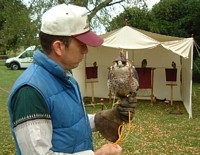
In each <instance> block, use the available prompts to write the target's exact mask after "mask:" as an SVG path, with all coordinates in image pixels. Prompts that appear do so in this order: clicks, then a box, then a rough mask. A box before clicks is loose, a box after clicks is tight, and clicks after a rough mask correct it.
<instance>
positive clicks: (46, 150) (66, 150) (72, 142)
mask: <svg viewBox="0 0 200 155" xmlns="http://www.w3.org/2000/svg"><path fill="white" fill-rule="evenodd" d="M39 38H40V44H41V47H42V50H41V51H39V50H38V51H36V52H35V53H34V63H33V64H32V65H31V66H30V67H29V68H28V69H26V70H25V71H24V72H23V73H22V75H21V76H20V77H19V78H18V79H17V81H16V82H15V84H14V86H13V88H12V91H11V93H10V96H9V99H8V108H9V113H10V121H11V130H12V134H13V137H14V139H15V143H16V148H17V154H18V155H70V154H75V155H101V154H104V155H120V154H121V152H122V148H121V147H120V146H119V145H115V144H105V145H104V146H102V147H101V148H99V149H97V150H95V151H94V150H93V144H92V132H91V129H97V130H99V131H100V133H101V132H102V133H103V135H105V134H104V130H105V128H104V127H103V126H105V124H102V123H101V120H104V119H106V121H109V122H112V121H113V120H116V121H115V122H113V123H110V124H112V126H110V127H109V126H108V128H110V129H111V130H110V131H108V132H106V133H109V134H108V135H105V138H107V139H110V140H112V141H114V140H116V139H117V138H118V135H117V134H116V132H115V134H113V131H112V128H114V129H115V130H116V131H117V128H118V127H119V125H120V124H122V123H123V120H122V119H121V115H124V114H125V115H127V111H126V108H123V107H122V108H121V110H120V108H115V109H111V110H108V111H105V112H103V111H102V112H99V113H97V114H95V115H87V113H86V111H85V109H84V106H83V103H82V99H81V94H80V91H79V86H78V84H77V82H76V80H75V79H74V78H73V76H72V74H71V69H73V68H76V67H77V66H78V65H79V63H80V62H81V61H82V60H83V58H84V56H85V54H87V52H88V49H87V45H89V46H100V45H101V44H102V43H103V40H102V39H101V38H100V37H98V36H97V35H96V34H94V33H93V32H92V31H90V29H89V26H88V20H87V10H86V9H85V8H83V7H79V6H75V5H70V4H61V5H57V6H55V7H53V8H51V9H50V10H48V11H47V12H46V13H44V15H43V16H42V26H41V31H40V34H39ZM127 103H128V104H127V105H129V103H131V102H129V101H128V100H127ZM134 104H135V103H134ZM128 108H129V110H128V112H132V114H134V108H130V107H129V106H128ZM110 118H111V120H109V119H110Z"/></svg>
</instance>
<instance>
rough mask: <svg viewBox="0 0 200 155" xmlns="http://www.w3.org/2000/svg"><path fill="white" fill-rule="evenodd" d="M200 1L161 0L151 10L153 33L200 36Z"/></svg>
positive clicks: (151, 28)
mask: <svg viewBox="0 0 200 155" xmlns="http://www.w3.org/2000/svg"><path fill="white" fill-rule="evenodd" d="M198 10H200V0H161V1H160V2H159V3H158V4H156V5H154V6H153V8H152V10H151V16H152V23H151V24H150V25H151V26H150V30H151V31H152V32H156V33H161V34H166V35H171V36H178V37H191V36H192V34H195V35H197V36H199V35H200V32H199V28H200V21H199V17H200V12H199V11H198Z"/></svg>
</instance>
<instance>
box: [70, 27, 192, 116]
mask: <svg viewBox="0 0 200 155" xmlns="http://www.w3.org/2000/svg"><path fill="white" fill-rule="evenodd" d="M101 37H102V38H103V39H104V43H103V45H102V46H100V47H97V48H94V47H89V53H88V54H87V55H86V58H85V61H84V62H82V63H81V64H80V65H79V67H78V68H77V69H75V70H74V72H73V73H74V76H75V77H76V79H77V81H78V82H79V85H80V88H81V92H82V95H83V96H91V92H92V91H94V92H92V93H93V94H94V96H95V97H108V92H109V90H108V88H107V75H108V69H107V68H108V67H109V66H110V65H111V64H112V61H113V60H114V59H115V58H116V57H117V56H118V53H119V50H122V49H123V50H125V51H127V52H128V58H129V59H130V60H132V61H133V62H134V65H135V66H136V67H141V61H142V60H143V59H147V61H148V67H153V68H155V71H154V84H153V85H154V86H153V87H154V95H155V96H156V97H157V98H161V99H162V98H167V99H170V95H171V92H170V88H169V87H168V86H166V80H165V72H164V69H165V68H171V62H172V61H174V62H176V66H177V86H176V87H175V88H174V92H173V93H174V95H173V96H174V100H181V101H183V103H184V105H185V108H186V110H187V112H188V114H189V117H190V118H191V117H192V102H191V92H192V57H193V38H178V37H172V36H166V35H160V34H156V33H151V32H147V31H143V30H139V29H135V28H132V27H129V26H124V27H122V28H120V29H117V30H114V31H112V32H108V33H106V34H103V35H101ZM94 61H96V62H97V65H98V79H97V80H96V82H95V83H94V88H96V89H94V88H91V85H90V83H87V82H86V76H85V68H86V67H87V66H92V64H93V62H94Z"/></svg>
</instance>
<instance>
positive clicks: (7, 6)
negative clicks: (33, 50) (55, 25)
mask: <svg viewBox="0 0 200 155" xmlns="http://www.w3.org/2000/svg"><path fill="white" fill-rule="evenodd" d="M0 8H1V12H0V51H4V53H3V54H6V53H5V51H6V50H11V49H16V48H18V47H21V46H23V47H24V46H26V47H27V46H30V42H32V43H34V40H35V39H36V33H35V28H36V27H35V23H34V22H33V21H31V19H30V17H29V10H28V9H27V8H26V6H25V5H23V4H22V2H21V1H19V0H9V1H6V0H0Z"/></svg>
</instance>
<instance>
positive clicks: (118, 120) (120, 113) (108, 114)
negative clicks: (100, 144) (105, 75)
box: [94, 94, 137, 142]
mask: <svg viewBox="0 0 200 155" xmlns="http://www.w3.org/2000/svg"><path fill="white" fill-rule="evenodd" d="M136 102H137V100H136V94H132V95H130V96H128V97H123V98H121V100H120V102H119V105H117V106H116V107H114V108H113V109H109V110H104V111H100V112H98V113H96V115H95V119H94V121H95V126H96V129H97V130H98V131H99V132H100V133H101V135H102V136H103V137H104V138H105V139H107V140H109V141H111V142H115V141H116V140H117V139H118V138H119V135H118V128H119V126H120V125H122V124H123V122H126V123H127V122H128V121H129V113H130V119H131V120H132V119H133V116H134V114H135V107H136Z"/></svg>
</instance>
